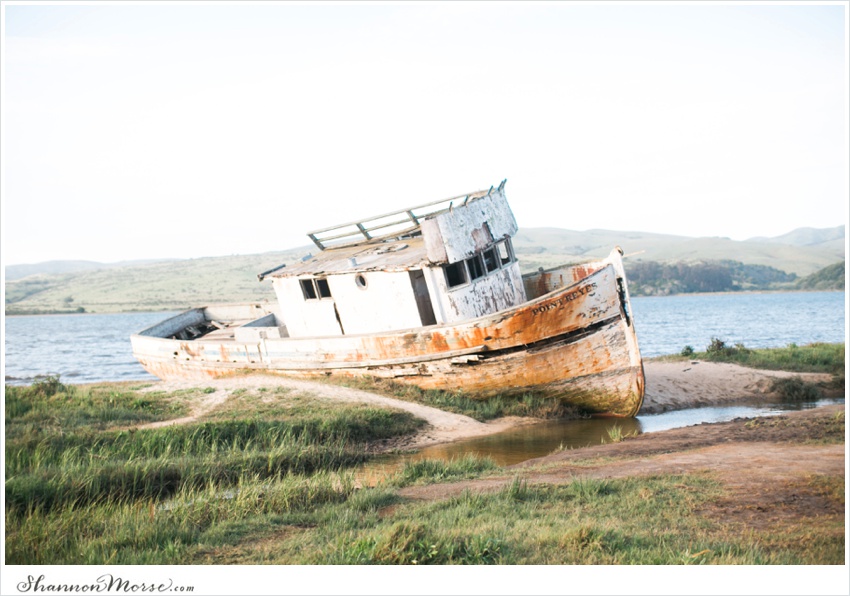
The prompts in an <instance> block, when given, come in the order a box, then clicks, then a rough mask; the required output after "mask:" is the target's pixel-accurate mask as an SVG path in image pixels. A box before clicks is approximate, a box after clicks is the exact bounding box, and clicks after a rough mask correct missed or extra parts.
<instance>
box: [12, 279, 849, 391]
mask: <svg viewBox="0 0 850 596" xmlns="http://www.w3.org/2000/svg"><path fill="white" fill-rule="evenodd" d="M844 301H845V297H844V292H780V293H753V294H702V295H681V296H663V297H638V298H633V299H632V309H633V310H634V319H635V325H636V329H637V334H638V341H639V342H640V347H641V353H642V354H643V355H644V357H647V358H649V357H652V356H660V355H665V354H674V353H678V352H680V351H681V350H682V348H684V347H685V346H686V345H690V346H692V347H694V348H695V349H696V350H703V349H705V347H706V346H707V345H708V344H709V342H710V341H711V338H712V337H718V338H720V339H723V340H724V341H726V343H727V344H730V345H731V344H734V343H737V342H741V343H743V344H744V345H746V346H747V347H751V348H763V347H782V346H786V345H788V344H789V343H796V344H799V345H803V344H807V343H813V342H828V343H840V342H843V341H844V339H845V330H844V323H845V321H844V317H845V307H844ZM170 314H171V313H129V314H127V313H122V314H103V315H99V314H88V315H42V316H25V317H7V318H6V320H5V322H6V325H5V338H4V339H5V357H4V364H5V375H6V383H11V384H25V383H29V382H31V381H32V379H33V378H34V377H35V376H37V375H45V374H58V375H60V377H61V379H62V381H64V382H66V383H92V382H98V381H132V380H153V379H154V378H155V377H153V376H151V375H149V374H148V373H147V372H145V371H144V369H142V367H141V366H140V365H139V364H138V362H136V360H135V358H133V353H132V350H131V348H130V335H131V334H132V333H135V332H137V331H140V330H142V329H144V328H145V327H148V326H150V325H152V324H154V323H156V322H158V321H160V320H162V319H164V318H165V317H166V316H169V315H170Z"/></svg>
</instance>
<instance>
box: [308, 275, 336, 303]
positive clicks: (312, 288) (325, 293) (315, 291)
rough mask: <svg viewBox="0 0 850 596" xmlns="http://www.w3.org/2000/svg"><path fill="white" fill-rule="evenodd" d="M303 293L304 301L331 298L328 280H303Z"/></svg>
mask: <svg viewBox="0 0 850 596" xmlns="http://www.w3.org/2000/svg"><path fill="white" fill-rule="evenodd" d="M300 281H301V292H302V293H303V294H304V300H319V299H321V298H331V297H332V296H331V287H330V286H329V285H328V280H327V279H325V278H311V279H302V280H300Z"/></svg>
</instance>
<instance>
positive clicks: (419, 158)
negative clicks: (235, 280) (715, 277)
mask: <svg viewBox="0 0 850 596" xmlns="http://www.w3.org/2000/svg"><path fill="white" fill-rule="evenodd" d="M846 10H847V3H846V2H840V3H824V4H821V5H817V4H813V3H806V4H804V5H787V4H786V5H778V4H777V5H751V6H747V5H743V4H726V5H724V4H719V3H708V4H672V3H671V4H668V3H660V4H640V3H634V2H629V3H627V4H581V3H557V2H542V3H523V4H514V3H509V2H499V3H492V4H491V3H486V2H472V3H452V4H447V3H445V4H444V3H438V2H427V3H421V4H415V3H408V2H405V3H399V4H392V3H373V4H358V3H354V2H345V3H340V4H333V3H318V4H313V3H303V4H295V3H286V4H275V3H271V2H264V3H259V4H253V5H235V4H233V5H228V4H223V5H222V4H219V5H208V4H204V3H189V4H182V5H178V4H173V5H169V4H144V3H141V4H137V5H133V4H129V3H115V4H107V5H102V4H97V5H89V6H85V5H73V4H66V5H59V6H45V5H32V4H31V5H26V4H20V5H19V4H15V3H11V2H8V3H7V2H4V3H3V18H4V21H3V32H4V35H5V37H4V48H3V69H4V72H3V75H4V80H3V87H2V92H3V97H2V142H3V146H2V160H3V164H2V165H3V170H2V178H3V179H2V182H3V187H2V210H3V212H2V221H3V224H2V225H3V238H2V243H3V246H2V249H3V250H2V254H3V261H4V263H5V264H15V263H33V262H38V261H45V260H52V259H91V260H98V261H110V262H111V261H118V260H123V259H140V258H160V257H199V256H213V255H225V254H250V253H259V252H266V251H271V250H280V249H286V248H292V247H295V246H301V245H306V244H308V243H309V240H308V239H307V238H306V236H305V232H307V231H309V230H311V229H314V228H321V227H325V226H328V225H332V224H335V223H342V222H345V221H348V220H353V219H357V218H358V217H361V216H369V215H374V214H378V213H383V212H386V211H391V210H394V209H397V208H402V207H406V206H409V205H411V204H416V203H423V202H428V201H432V200H436V199H442V198H446V197H450V196H453V195H458V194H462V193H466V192H471V191H474V190H478V189H482V188H484V189H486V188H488V187H489V186H490V185H497V184H498V183H499V182H500V181H501V180H502V179H503V178H507V179H508V183H507V187H506V190H507V196H508V199H509V200H510V202H511V205H512V207H513V210H514V213H515V215H516V217H517V221H518V222H519V225H520V226H521V227H541V226H552V227H561V228H567V229H573V230H586V229H593V228H604V229H610V230H638V231H646V232H657V233H669V234H680V235H686V236H728V237H731V238H733V239H741V240H742V239H746V238H749V237H752V236H776V235H779V234H783V233H785V232H788V231H790V230H792V229H794V228H797V227H803V226H810V227H832V226H837V225H841V224H843V223H846V221H847V218H848V196H850V195H848V153H847V147H848V136H847V134H848V133H847V131H848V122H847V116H848V98H847V95H846V88H847V50H846V45H845V44H846V31H845V27H846Z"/></svg>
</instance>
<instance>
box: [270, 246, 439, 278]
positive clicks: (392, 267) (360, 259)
mask: <svg viewBox="0 0 850 596" xmlns="http://www.w3.org/2000/svg"><path fill="white" fill-rule="evenodd" d="M351 259H354V261H353V262H352V260H351ZM430 264H431V263H430V261H429V260H428V255H427V251H426V249H425V241H424V240H423V238H422V236H414V237H412V238H403V239H400V240H394V241H376V242H373V243H368V244H357V245H354V246H341V247H338V248H331V247H329V248H326V249H325V250H323V251H321V252H320V253H319V254H317V255H315V256H313V257H310V258H309V259H307V260H305V261H301V262H300V263H295V264H294V265H288V266H287V267H286V268H284V269H281V270H279V271H276V272H275V273H273V274H271V275H269V277H296V276H303V275H316V276H322V275H337V274H340V273H359V272H365V271H408V270H410V269H421V268H422V267H427V266H428V265H430Z"/></svg>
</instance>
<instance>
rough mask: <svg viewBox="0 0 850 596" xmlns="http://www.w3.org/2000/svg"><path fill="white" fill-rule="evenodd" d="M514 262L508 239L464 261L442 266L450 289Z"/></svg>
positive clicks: (514, 258)
mask: <svg viewBox="0 0 850 596" xmlns="http://www.w3.org/2000/svg"><path fill="white" fill-rule="evenodd" d="M514 261H516V257H515V256H514V251H513V247H512V246H511V240H510V238H505V239H504V240H501V241H499V242H497V243H495V244H493V245H491V246H489V247H488V248H486V249H485V250H483V251H481V252H479V253H476V254H474V255H473V256H471V257H469V258H468V259H466V260H463V261H459V262H457V263H451V264H450V265H443V271H444V272H445V274H446V285H447V286H448V287H449V289H451V288H456V287H458V286H462V285H464V284H467V283H469V282H472V281H475V280H476V279H480V278H482V277H484V276H486V275H490V274H491V273H493V272H495V271H498V270H499V269H501V268H503V267H507V266H508V265H510V264H511V263H513V262H514Z"/></svg>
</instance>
